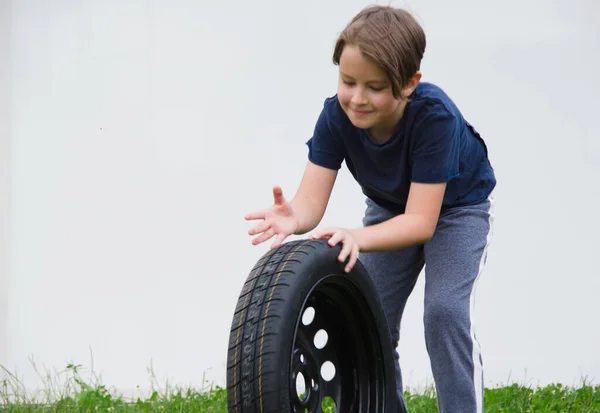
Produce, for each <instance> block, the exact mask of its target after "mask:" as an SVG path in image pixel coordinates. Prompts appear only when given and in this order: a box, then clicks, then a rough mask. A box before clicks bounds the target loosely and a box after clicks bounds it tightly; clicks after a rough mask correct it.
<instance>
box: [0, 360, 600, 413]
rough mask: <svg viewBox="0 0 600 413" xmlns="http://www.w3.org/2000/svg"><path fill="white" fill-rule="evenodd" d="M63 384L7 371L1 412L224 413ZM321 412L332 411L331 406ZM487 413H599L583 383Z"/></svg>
mask: <svg viewBox="0 0 600 413" xmlns="http://www.w3.org/2000/svg"><path fill="white" fill-rule="evenodd" d="M60 374H61V375H65V376H66V379H65V381H64V382H63V383H61V384H58V385H57V384H56V383H55V381H54V380H53V379H52V378H51V377H50V376H46V377H44V381H45V382H46V384H47V386H46V388H44V389H42V390H39V391H38V392H36V393H35V394H33V395H28V394H26V392H25V389H24V387H23V385H22V384H21V382H20V381H19V380H18V379H17V377H16V376H14V375H13V374H11V373H10V372H8V371H6V370H5V377H6V378H5V379H4V380H2V381H0V413H4V412H6V413H9V412H10V413H25V412H27V413H42V412H44V413H50V412H57V413H58V412H65V413H92V412H94V413H96V412H111V413H119V412H127V413H130V412H131V413H142V412H144V413H149V412H161V413H175V412H177V413H184V412H190V413H191V412H194V413H227V394H226V391H225V389H223V388H220V387H218V386H216V387H209V388H206V389H200V390H196V389H193V388H169V387H168V386H167V388H166V390H151V391H150V393H149V394H148V396H147V397H143V398H141V397H140V398H137V399H135V400H127V399H125V398H123V397H122V396H120V395H118V394H116V392H114V391H111V390H110V389H108V388H107V387H106V386H105V385H104V384H102V383H101V382H100V380H98V379H97V378H92V379H89V380H84V379H83V378H82V376H81V371H80V366H76V365H68V366H67V368H66V370H65V371H64V372H61V373H60ZM406 401H407V405H408V408H409V410H410V413H435V412H437V411H438V410H437V404H436V399H435V394H434V392H433V390H432V389H429V390H427V391H425V392H421V393H409V392H406ZM324 411H325V413H331V412H334V409H333V406H332V404H331V403H329V404H327V405H325V406H324ZM485 411H486V413H532V412H539V413H591V412H598V413H600V386H592V385H589V384H586V383H585V382H584V383H583V384H582V385H581V386H579V387H566V386H563V385H561V384H553V385H549V386H546V387H541V388H540V387H538V388H533V387H527V386H523V385H518V384H512V385H506V386H504V387H499V388H493V389H486V390H485Z"/></svg>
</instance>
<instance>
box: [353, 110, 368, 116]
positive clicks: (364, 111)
mask: <svg viewBox="0 0 600 413" xmlns="http://www.w3.org/2000/svg"><path fill="white" fill-rule="evenodd" d="M351 110H352V112H353V113H354V114H355V115H357V116H366V115H368V114H370V113H371V111H369V110H358V109H351Z"/></svg>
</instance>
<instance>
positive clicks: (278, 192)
mask: <svg viewBox="0 0 600 413" xmlns="http://www.w3.org/2000/svg"><path fill="white" fill-rule="evenodd" d="M273 200H274V201H275V205H283V204H285V198H284V197H283V190H282V189H281V187H279V186H274V187H273Z"/></svg>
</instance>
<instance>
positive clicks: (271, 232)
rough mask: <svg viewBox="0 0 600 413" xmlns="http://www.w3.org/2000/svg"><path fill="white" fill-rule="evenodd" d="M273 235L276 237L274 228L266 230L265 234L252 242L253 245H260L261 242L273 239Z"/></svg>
mask: <svg viewBox="0 0 600 413" xmlns="http://www.w3.org/2000/svg"><path fill="white" fill-rule="evenodd" d="M273 235H275V231H274V230H273V228H269V229H268V230H266V231H265V232H263V233H262V234H261V235H259V236H258V237H256V238H254V239H253V240H252V245H258V244H260V243H261V242H265V241H266V240H268V239H269V238H271V237H273Z"/></svg>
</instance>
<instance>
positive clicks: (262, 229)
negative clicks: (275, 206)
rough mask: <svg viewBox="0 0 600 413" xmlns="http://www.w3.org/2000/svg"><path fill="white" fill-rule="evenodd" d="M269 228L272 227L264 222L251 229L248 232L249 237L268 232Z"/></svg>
mask: <svg viewBox="0 0 600 413" xmlns="http://www.w3.org/2000/svg"><path fill="white" fill-rule="evenodd" d="M269 227H270V225H269V223H268V222H267V221H263V222H261V223H260V224H258V225H256V226H254V227H252V228H250V229H249V230H248V235H256V234H260V233H261V232H265V231H266V230H268V229H269Z"/></svg>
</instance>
